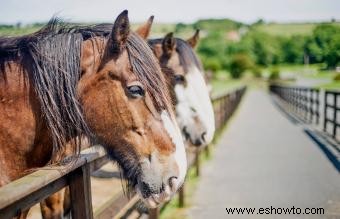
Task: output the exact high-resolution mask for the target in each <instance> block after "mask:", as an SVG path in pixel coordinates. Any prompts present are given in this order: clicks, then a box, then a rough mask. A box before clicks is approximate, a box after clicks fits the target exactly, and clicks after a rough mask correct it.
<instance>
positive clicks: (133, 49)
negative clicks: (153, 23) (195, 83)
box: [126, 33, 172, 111]
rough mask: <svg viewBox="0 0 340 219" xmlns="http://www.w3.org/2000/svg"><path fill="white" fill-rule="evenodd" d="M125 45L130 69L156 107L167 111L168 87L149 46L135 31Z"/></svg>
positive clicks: (168, 104) (169, 107)
mask: <svg viewBox="0 0 340 219" xmlns="http://www.w3.org/2000/svg"><path fill="white" fill-rule="evenodd" d="M126 46H127V51H128V54H129V59H130V63H131V66H132V70H133V72H134V73H135V74H136V76H137V78H138V80H139V81H140V82H141V83H142V84H143V86H145V87H146V90H147V91H148V93H149V94H150V96H151V98H152V99H153V102H154V104H155V106H156V108H157V109H158V111H161V110H167V111H169V110H170V109H171V108H172V104H171V98H170V95H169V89H168V86H167V83H166V80H165V78H164V76H163V74H162V73H161V72H162V70H161V68H160V65H159V62H158V60H157V59H156V57H155V56H154V54H153V52H152V50H151V48H150V47H149V46H148V44H147V43H146V42H145V41H144V40H143V39H142V38H140V37H139V36H138V35H137V34H135V33H131V34H130V35H129V37H128V40H127V45H126Z"/></svg>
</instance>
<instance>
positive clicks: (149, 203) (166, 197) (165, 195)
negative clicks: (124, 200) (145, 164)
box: [135, 186, 175, 208]
mask: <svg viewBox="0 0 340 219" xmlns="http://www.w3.org/2000/svg"><path fill="white" fill-rule="evenodd" d="M135 191H136V192H137V194H138V196H139V197H140V199H141V200H142V201H143V203H144V204H145V205H146V207H148V208H157V207H158V206H160V205H161V204H162V203H164V202H168V201H170V199H171V198H172V197H173V196H174V194H175V192H172V191H171V189H170V187H169V186H166V187H165V189H164V191H162V192H160V193H153V194H151V195H148V196H147V197H146V196H145V194H143V193H142V191H141V189H140V188H139V187H138V186H136V187H135Z"/></svg>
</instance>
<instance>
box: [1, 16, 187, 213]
mask: <svg viewBox="0 0 340 219" xmlns="http://www.w3.org/2000/svg"><path fill="white" fill-rule="evenodd" d="M169 96H170V95H169V92H168V89H167V85H166V83H165V79H164V77H163V76H162V73H161V69H160V66H159V64H158V62H157V60H156V59H155V57H154V55H153V53H152V51H151V50H150V48H149V47H148V45H147V44H146V43H145V42H144V40H143V39H141V38H140V37H139V36H138V35H137V34H135V33H133V32H131V31H130V27H129V19H128V15H127V11H124V12H122V13H121V14H120V15H119V16H118V17H117V19H116V21H115V23H114V25H113V28H112V31H111V32H110V33H109V34H106V33H104V32H102V31H101V30H100V28H93V27H90V26H89V27H68V26H65V25H62V24H61V23H60V22H58V20H56V19H54V20H52V21H51V22H50V23H49V24H48V25H46V26H45V27H44V28H43V29H42V30H40V31H38V32H36V33H34V34H31V35H27V36H22V37H13V38H0V164H1V169H0V186H2V185H5V184H7V183H9V182H11V181H13V180H15V179H17V178H19V177H21V176H23V175H25V174H26V173H27V170H29V169H31V168H38V167H42V166H44V165H47V164H51V163H55V162H58V161H59V160H61V159H62V158H63V154H65V151H66V150H72V152H73V153H74V154H77V153H79V150H80V145H81V143H80V142H79V141H76V140H75V141H72V139H79V138H77V137H78V136H86V137H87V138H89V139H91V141H92V142H96V143H99V144H101V145H103V146H104V148H105V149H106V150H107V152H108V154H109V156H110V157H111V158H112V159H114V160H116V161H117V162H118V164H119V165H120V167H121V168H122V171H123V174H124V177H125V178H126V179H127V180H128V182H129V186H130V187H131V188H134V189H136V190H137V193H138V194H140V196H141V198H142V200H144V201H145V203H146V204H147V205H148V206H149V207H155V206H157V205H158V204H159V203H162V202H163V201H164V200H167V199H169V197H171V196H172V195H173V194H174V193H175V192H176V190H177V189H178V188H179V187H180V185H181V184H182V183H183V181H184V178H185V175H186V169H187V162H186V155H185V149H184V145H183V140H182V137H181V133H180V129H179V128H178V126H177V123H176V121H175V116H174V112H173V109H172V105H171V100H170V97H169ZM70 144H71V146H70Z"/></svg>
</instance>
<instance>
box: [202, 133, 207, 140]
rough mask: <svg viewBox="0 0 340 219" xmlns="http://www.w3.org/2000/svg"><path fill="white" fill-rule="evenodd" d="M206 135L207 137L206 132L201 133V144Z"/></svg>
mask: <svg viewBox="0 0 340 219" xmlns="http://www.w3.org/2000/svg"><path fill="white" fill-rule="evenodd" d="M206 135H207V132H203V133H202V135H201V138H202V140H203V142H205V137H206Z"/></svg>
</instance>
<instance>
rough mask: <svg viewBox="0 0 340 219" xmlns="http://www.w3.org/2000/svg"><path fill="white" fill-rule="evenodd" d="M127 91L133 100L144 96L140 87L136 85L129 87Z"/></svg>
mask: <svg viewBox="0 0 340 219" xmlns="http://www.w3.org/2000/svg"><path fill="white" fill-rule="evenodd" d="M128 91H129V93H130V95H131V96H132V97H134V98H138V97H144V95H145V91H144V89H143V88H142V87H141V86H138V85H132V86H129V87H128Z"/></svg>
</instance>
